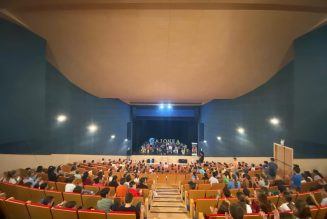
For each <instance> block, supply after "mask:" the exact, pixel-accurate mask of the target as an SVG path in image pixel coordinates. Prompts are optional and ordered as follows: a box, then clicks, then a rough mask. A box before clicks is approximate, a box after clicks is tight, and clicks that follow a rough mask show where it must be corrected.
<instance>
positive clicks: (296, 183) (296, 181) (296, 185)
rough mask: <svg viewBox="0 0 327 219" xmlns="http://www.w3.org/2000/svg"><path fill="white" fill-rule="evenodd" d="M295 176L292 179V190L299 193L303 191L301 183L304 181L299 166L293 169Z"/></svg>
mask: <svg viewBox="0 0 327 219" xmlns="http://www.w3.org/2000/svg"><path fill="white" fill-rule="evenodd" d="M293 171H294V175H293V176H292V179H291V188H293V189H296V190H297V191H300V190H301V181H302V175H301V174H300V172H301V169H300V167H299V166H295V167H294V168H293Z"/></svg>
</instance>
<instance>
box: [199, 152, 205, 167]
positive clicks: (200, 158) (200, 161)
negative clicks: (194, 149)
mask: <svg viewBox="0 0 327 219" xmlns="http://www.w3.org/2000/svg"><path fill="white" fill-rule="evenodd" d="M203 161H204V153H203V151H200V157H199V160H198V163H199V164H202V163H203Z"/></svg>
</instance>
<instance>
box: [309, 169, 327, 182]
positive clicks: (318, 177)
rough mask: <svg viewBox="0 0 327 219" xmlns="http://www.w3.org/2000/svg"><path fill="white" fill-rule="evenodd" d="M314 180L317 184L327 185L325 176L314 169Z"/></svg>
mask: <svg viewBox="0 0 327 219" xmlns="http://www.w3.org/2000/svg"><path fill="white" fill-rule="evenodd" d="M312 172H313V180H314V181H315V182H318V183H319V184H320V185H326V184H327V183H326V181H325V178H324V176H323V175H322V174H321V173H320V172H319V171H318V170H316V169H314V170H313V171H312Z"/></svg>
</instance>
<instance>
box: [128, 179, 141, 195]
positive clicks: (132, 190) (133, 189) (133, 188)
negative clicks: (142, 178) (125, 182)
mask: <svg viewBox="0 0 327 219" xmlns="http://www.w3.org/2000/svg"><path fill="white" fill-rule="evenodd" d="M128 192H129V193H132V194H133V197H137V196H141V194H140V193H139V191H137V189H136V183H135V182H134V181H131V182H130V183H129V189H128Z"/></svg>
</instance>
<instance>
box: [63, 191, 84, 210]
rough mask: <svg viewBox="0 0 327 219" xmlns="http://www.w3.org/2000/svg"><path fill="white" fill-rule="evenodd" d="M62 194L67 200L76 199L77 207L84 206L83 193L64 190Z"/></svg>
mask: <svg viewBox="0 0 327 219" xmlns="http://www.w3.org/2000/svg"><path fill="white" fill-rule="evenodd" d="M62 195H63V197H64V200H65V201H75V202H76V205H77V207H80V206H83V203H82V197H81V194H79V193H73V192H63V193H62Z"/></svg>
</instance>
